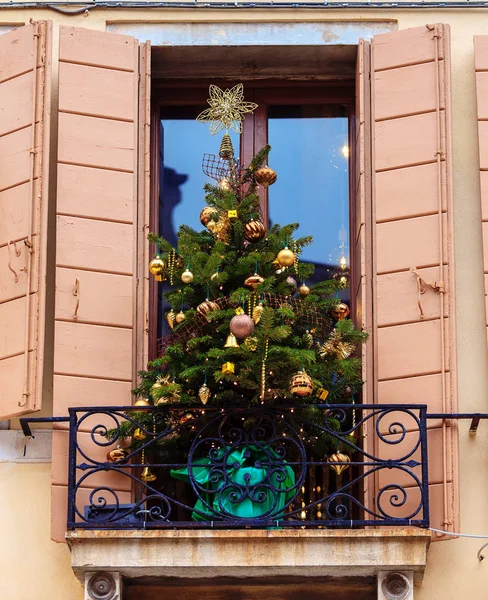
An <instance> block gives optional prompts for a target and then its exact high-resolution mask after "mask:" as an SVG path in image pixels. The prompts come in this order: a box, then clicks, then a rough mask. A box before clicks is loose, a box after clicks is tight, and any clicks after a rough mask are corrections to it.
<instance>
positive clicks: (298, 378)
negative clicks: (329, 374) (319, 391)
mask: <svg viewBox="0 0 488 600" xmlns="http://www.w3.org/2000/svg"><path fill="white" fill-rule="evenodd" d="M312 391H313V382H312V378H311V377H310V375H308V374H307V373H306V372H305V371H298V373H297V374H296V375H293V377H292V378H291V381H290V392H291V393H292V394H293V395H295V396H300V398H306V397H307V396H310V394H311V393H312Z"/></svg>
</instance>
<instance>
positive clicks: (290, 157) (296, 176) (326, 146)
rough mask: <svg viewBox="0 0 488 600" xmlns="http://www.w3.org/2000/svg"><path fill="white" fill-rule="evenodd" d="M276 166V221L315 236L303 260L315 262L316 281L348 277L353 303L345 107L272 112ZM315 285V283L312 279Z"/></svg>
mask: <svg viewBox="0 0 488 600" xmlns="http://www.w3.org/2000/svg"><path fill="white" fill-rule="evenodd" d="M268 115H269V120H268V140H269V143H270V145H271V146H272V151H271V154H270V159H269V162H270V166H271V167H272V168H273V169H275V171H276V172H277V174H278V180H277V181H276V183H275V184H274V185H273V186H271V187H270V188H269V218H270V223H271V224H272V223H279V224H280V225H286V224H288V223H292V222H298V223H300V228H299V229H298V232H297V235H299V236H305V235H312V236H313V238H314V242H313V244H312V245H311V246H309V247H307V248H305V249H304V251H303V253H302V255H301V257H300V258H301V260H304V261H307V262H312V263H314V264H315V277H314V279H315V281H319V280H323V279H330V278H332V277H334V278H338V277H346V278H347V289H345V290H344V291H343V292H342V293H341V297H342V298H343V299H344V300H346V301H348V300H349V289H348V287H349V160H348V158H349V147H348V119H347V115H346V114H345V110H344V109H343V108H342V107H337V106H334V107H329V106H318V105H316V106H274V107H270V108H269V113H268ZM310 283H313V281H311V282H310Z"/></svg>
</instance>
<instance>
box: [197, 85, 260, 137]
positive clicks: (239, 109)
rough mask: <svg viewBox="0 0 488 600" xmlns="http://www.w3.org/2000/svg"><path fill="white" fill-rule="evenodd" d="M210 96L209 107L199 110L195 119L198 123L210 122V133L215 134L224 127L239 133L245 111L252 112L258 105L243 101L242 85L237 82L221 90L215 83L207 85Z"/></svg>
mask: <svg viewBox="0 0 488 600" xmlns="http://www.w3.org/2000/svg"><path fill="white" fill-rule="evenodd" d="M209 93H210V98H209V99H208V101H207V102H208V103H209V105H210V108H207V109H206V110H204V111H203V112H201V113H200V114H199V115H198V117H197V121H199V122H200V123H210V133H211V134H212V135H217V133H219V132H221V131H222V130H224V129H225V133H228V132H229V129H231V130H233V131H235V132H237V133H241V132H242V120H243V118H244V115H245V114H246V113H250V112H253V110H255V109H256V108H257V107H258V105H257V104H255V103H254V102H244V86H243V85H242V83H238V84H237V85H235V86H234V87H233V88H231V89H230V90H229V89H227V90H221V89H220V88H219V87H217V86H216V85H211V86H210V87H209Z"/></svg>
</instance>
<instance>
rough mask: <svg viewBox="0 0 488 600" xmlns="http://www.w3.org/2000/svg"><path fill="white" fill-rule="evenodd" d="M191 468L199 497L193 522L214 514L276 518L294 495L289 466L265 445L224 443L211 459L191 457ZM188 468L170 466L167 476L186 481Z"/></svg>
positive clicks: (209, 519) (293, 475)
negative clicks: (233, 447) (192, 458)
mask: <svg viewBox="0 0 488 600" xmlns="http://www.w3.org/2000/svg"><path fill="white" fill-rule="evenodd" d="M226 454H227V460H226V461H225V464H224V460H225V455H226ZM246 455H247V456H246ZM191 470H192V478H193V480H194V482H195V484H196V487H197V489H198V493H199V496H200V498H199V499H198V500H197V502H196V504H195V506H194V512H193V514H192V519H193V520H194V521H211V520H213V519H215V518H217V517H220V518H222V517H224V518H225V517H227V518H238V519H256V518H260V517H263V518H267V517H269V518H270V520H275V519H276V520H279V519H281V518H282V517H283V508H284V507H285V505H286V503H287V502H288V501H289V500H290V499H291V498H293V496H294V495H295V494H296V489H295V473H294V472H293V469H292V468H291V467H290V466H289V465H288V463H287V462H286V461H285V460H283V459H281V458H280V457H279V455H278V454H277V453H276V452H275V451H274V450H272V449H270V448H269V447H268V448H260V447H258V446H255V445H251V444H250V445H247V446H246V445H243V446H238V447H237V448H236V449H234V450H232V449H231V448H230V447H229V446H227V447H226V449H225V451H224V450H223V449H222V450H217V451H216V452H215V456H214V457H213V458H212V459H210V458H208V457H204V458H198V459H195V460H193V464H192V466H191ZM188 471H189V469H188V468H182V469H172V470H171V475H172V477H174V478H175V479H179V480H181V481H185V482H189V481H190V476H189V472H188ZM270 471H271V473H270ZM282 479H283V481H281V480H282ZM206 490H208V491H206Z"/></svg>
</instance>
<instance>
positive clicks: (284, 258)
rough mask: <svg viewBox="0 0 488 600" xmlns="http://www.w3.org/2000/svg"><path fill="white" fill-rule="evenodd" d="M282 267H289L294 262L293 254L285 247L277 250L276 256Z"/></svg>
mask: <svg viewBox="0 0 488 600" xmlns="http://www.w3.org/2000/svg"><path fill="white" fill-rule="evenodd" d="M276 259H277V260H278V262H279V263H280V265H281V266H282V267H291V265H292V264H293V263H294V262H295V254H294V253H293V252H292V251H291V250H290V249H289V248H288V247H287V248H283V250H280V251H279V252H278V256H277V257H276Z"/></svg>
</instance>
